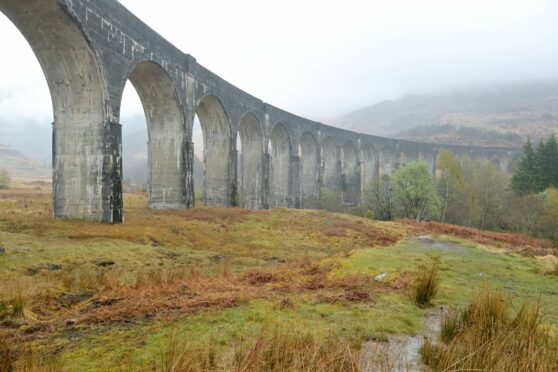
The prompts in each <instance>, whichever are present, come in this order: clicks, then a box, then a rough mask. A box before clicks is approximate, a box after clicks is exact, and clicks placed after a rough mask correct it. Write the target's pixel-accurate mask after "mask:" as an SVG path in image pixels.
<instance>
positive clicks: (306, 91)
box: [0, 0, 558, 123]
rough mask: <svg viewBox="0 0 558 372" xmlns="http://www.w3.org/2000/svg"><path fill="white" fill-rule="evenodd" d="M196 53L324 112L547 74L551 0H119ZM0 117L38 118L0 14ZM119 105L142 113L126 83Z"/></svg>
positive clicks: (230, 73) (303, 110) (298, 109)
mask: <svg viewBox="0 0 558 372" xmlns="http://www.w3.org/2000/svg"><path fill="white" fill-rule="evenodd" d="M121 2H122V3H123V4H124V5H125V6H126V7H128V8H129V9H130V10H131V11H132V12H133V13H135V14H136V15H137V16H138V17H140V18H141V19H143V20H144V21H145V22H146V23H147V24H148V25H150V26H151V27H152V28H153V29H155V30H156V31H158V32H159V33H160V34H161V35H163V36H164V37H165V38H167V39H168V40H169V41H170V42H172V43H173V44H175V45H176V46H177V47H179V48H180V49H181V50H182V51H184V52H186V53H190V54H192V55H193V56H194V57H196V58H197V60H198V62H200V63H201V64H203V65H204V66H206V67H207V68H209V69H211V70H212V71H214V72H215V73H217V74H218V75H220V76H221V77H223V78H225V79H227V80H228V81H230V82H231V83H233V84H235V85H237V86H238V87H240V88H242V89H244V90H246V91H247V92H249V93H251V94H253V95H255V96H257V97H259V98H261V99H263V100H264V101H266V102H269V103H271V104H273V105H276V106H279V107H281V108H283V109H286V110H288V111H291V112H294V113H296V114H299V115H302V116H306V117H308V118H311V119H315V120H321V121H325V122H327V121H328V119H330V118H334V117H337V116H340V115H342V114H344V113H347V112H349V111H352V110H354V109H357V108H360V107H362V106H368V105H371V104H374V103H377V102H379V101H381V100H384V99H392V98H397V97H399V96H401V95H404V94H408V93H422V92H434V91H440V90H445V89H448V88H452V87H464V86H465V87H466V86H471V85H479V84H492V83H501V82H514V81H525V80H542V79H556V78H558V1H556V0H421V1H417V0H389V1H388V0H382V1H377V0H373V1H372V0H369V1H364V0H363V1H358V0H343V1H339V0H337V1H327V0H319V1H317V0H316V1H314V0H310V1H308V0H306V1H302V0H283V1H273V2H271V1H262V0H236V1H230V0H223V1H216V0H203V1H202V0H196V1H176V0H158V1H156V2H154V1H147V0H122V1H121ZM0 35H1V37H2V48H3V51H4V52H3V53H2V54H3V56H2V58H0V71H1V73H0V116H3V117H17V118H31V119H34V120H36V121H39V122H43V121H44V122H45V123H49V122H50V121H51V118H52V109H51V104H50V97H49V93H48V90H47V86H46V82H45V79H44V77H43V76H42V73H41V70H40V67H39V65H38V63H37V61H36V59H35V58H34V56H33V54H32V52H31V50H30V48H29V46H28V45H27V43H26V42H25V40H24V39H23V38H22V37H21V35H20V34H19V32H18V31H17V30H16V28H15V27H14V26H13V25H12V24H11V23H10V22H9V21H8V20H7V19H6V18H5V17H4V16H3V15H1V14H0ZM123 111H124V112H123V114H125V115H134V114H138V113H141V106H140V103H139V100H138V99H137V97H134V93H133V89H127V93H126V97H125V101H124V107H123Z"/></svg>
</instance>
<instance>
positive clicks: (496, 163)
mask: <svg viewBox="0 0 558 372" xmlns="http://www.w3.org/2000/svg"><path fill="white" fill-rule="evenodd" d="M490 162H491V163H492V164H493V165H494V166H495V167H496V169H498V171H499V172H501V171H502V164H503V163H502V160H500V157H498V156H497V155H494V156H493V157H491V158H490Z"/></svg>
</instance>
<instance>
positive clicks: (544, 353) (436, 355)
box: [422, 286, 558, 372]
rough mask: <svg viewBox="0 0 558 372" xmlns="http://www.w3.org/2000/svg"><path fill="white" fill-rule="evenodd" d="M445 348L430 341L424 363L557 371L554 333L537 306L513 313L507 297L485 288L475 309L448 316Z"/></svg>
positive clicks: (435, 366)
mask: <svg viewBox="0 0 558 372" xmlns="http://www.w3.org/2000/svg"><path fill="white" fill-rule="evenodd" d="M441 341H442V342H441V343H438V344H434V343H433V342H432V341H430V340H426V342H425V344H424V346H423V349H422V357H423V360H424V361H425V362H426V364H428V365H429V366H430V367H431V368H432V369H433V370H434V371H447V370H456V371H457V370H458V371H464V370H468V371H471V370H499V371H534V372H537V371H541V372H542V371H553V370H556V369H557V368H558V341H557V339H556V334H554V333H553V331H552V330H551V328H549V327H548V326H546V325H545V324H544V322H543V313H542V309H541V306H540V303H538V302H529V301H527V302H524V303H523V305H522V306H521V308H520V309H519V310H518V311H517V312H516V313H515V314H512V311H511V302H510V299H509V297H508V296H507V295H506V294H505V293H503V292H501V291H494V290H491V289H490V288H488V286H483V287H482V289H481V290H480V291H479V293H478V294H477V295H476V297H475V298H474V299H473V301H472V302H471V304H470V305H469V306H468V307H467V308H466V309H465V310H462V311H454V312H451V313H449V314H448V315H446V317H445V318H444V319H443V321H442V333H441Z"/></svg>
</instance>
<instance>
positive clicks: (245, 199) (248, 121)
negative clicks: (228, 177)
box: [237, 113, 263, 209]
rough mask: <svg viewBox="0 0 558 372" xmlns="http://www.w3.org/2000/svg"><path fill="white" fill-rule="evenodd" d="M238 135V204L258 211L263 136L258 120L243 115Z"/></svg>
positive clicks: (261, 181)
mask: <svg viewBox="0 0 558 372" xmlns="http://www.w3.org/2000/svg"><path fill="white" fill-rule="evenodd" d="M238 134H239V135H238V140H237V146H238V147H237V149H238V166H237V173H238V204H239V205H240V206H242V207H244V208H249V209H259V208H262V206H263V135H262V131H261V126H260V122H259V120H258V118H257V117H256V116H255V115H253V114H250V113H248V114H246V115H244V117H243V118H242V120H241V121H240V127H239V133H238Z"/></svg>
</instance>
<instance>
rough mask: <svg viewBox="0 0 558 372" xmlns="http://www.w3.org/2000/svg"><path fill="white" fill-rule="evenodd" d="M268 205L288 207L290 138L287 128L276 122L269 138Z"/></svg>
mask: <svg viewBox="0 0 558 372" xmlns="http://www.w3.org/2000/svg"><path fill="white" fill-rule="evenodd" d="M269 143H270V148H269V155H270V157H271V159H270V160H271V161H270V172H269V185H270V193H269V206H270V208H288V207H290V204H291V203H290V201H291V197H290V193H289V191H290V190H289V189H290V187H289V185H290V182H291V140H290V137H289V133H288V132H287V128H285V126H284V125H283V124H276V125H275V126H274V127H273V130H272V131H271V136H270V139H269Z"/></svg>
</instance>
